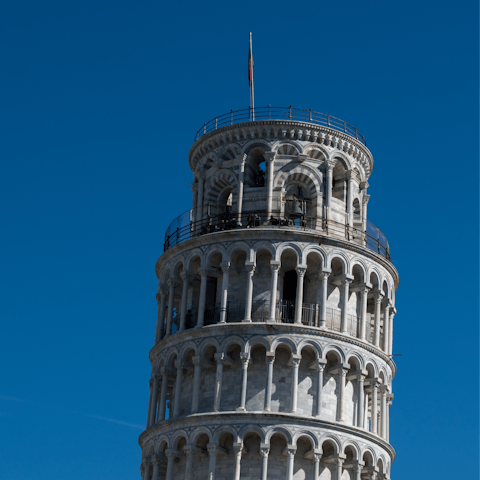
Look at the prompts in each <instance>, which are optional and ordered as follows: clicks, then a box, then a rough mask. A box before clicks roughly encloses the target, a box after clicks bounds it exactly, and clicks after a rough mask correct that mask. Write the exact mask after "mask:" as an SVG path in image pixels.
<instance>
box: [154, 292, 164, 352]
mask: <svg viewBox="0 0 480 480" xmlns="http://www.w3.org/2000/svg"><path fill="white" fill-rule="evenodd" d="M166 297H167V289H166V288H165V287H163V286H162V287H161V288H160V290H159V293H157V302H158V313H157V328H156V330H155V345H156V344H157V343H158V342H159V341H160V340H161V339H162V333H163V325H164V323H165V304H166Z"/></svg>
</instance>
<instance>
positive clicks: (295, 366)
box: [290, 354, 302, 413]
mask: <svg viewBox="0 0 480 480" xmlns="http://www.w3.org/2000/svg"><path fill="white" fill-rule="evenodd" d="M301 360H302V356H301V355H296V354H292V358H291V359H290V363H291V365H292V409H291V413H296V412H297V401H298V367H299V366H300V361H301Z"/></svg>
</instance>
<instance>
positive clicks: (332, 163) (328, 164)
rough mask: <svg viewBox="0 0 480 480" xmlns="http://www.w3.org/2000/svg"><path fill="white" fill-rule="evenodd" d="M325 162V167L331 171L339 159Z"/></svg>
mask: <svg viewBox="0 0 480 480" xmlns="http://www.w3.org/2000/svg"><path fill="white" fill-rule="evenodd" d="M323 164H324V165H325V168H326V169H327V171H330V172H331V171H333V168H334V167H335V165H336V164H337V161H336V160H325V162H323Z"/></svg>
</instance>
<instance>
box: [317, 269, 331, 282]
mask: <svg viewBox="0 0 480 480" xmlns="http://www.w3.org/2000/svg"><path fill="white" fill-rule="evenodd" d="M331 273H332V269H331V268H322V270H321V271H320V272H319V273H318V278H319V280H327V279H328V277H329V276H330V274H331Z"/></svg>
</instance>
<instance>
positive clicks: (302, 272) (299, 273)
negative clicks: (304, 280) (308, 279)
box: [295, 265, 307, 277]
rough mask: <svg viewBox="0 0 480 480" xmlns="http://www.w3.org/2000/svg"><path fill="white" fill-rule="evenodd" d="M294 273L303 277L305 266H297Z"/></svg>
mask: <svg viewBox="0 0 480 480" xmlns="http://www.w3.org/2000/svg"><path fill="white" fill-rule="evenodd" d="M295 271H296V272H297V275H299V276H301V277H303V276H304V275H305V272H306V271H307V266H306V265H297V266H296V267H295Z"/></svg>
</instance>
